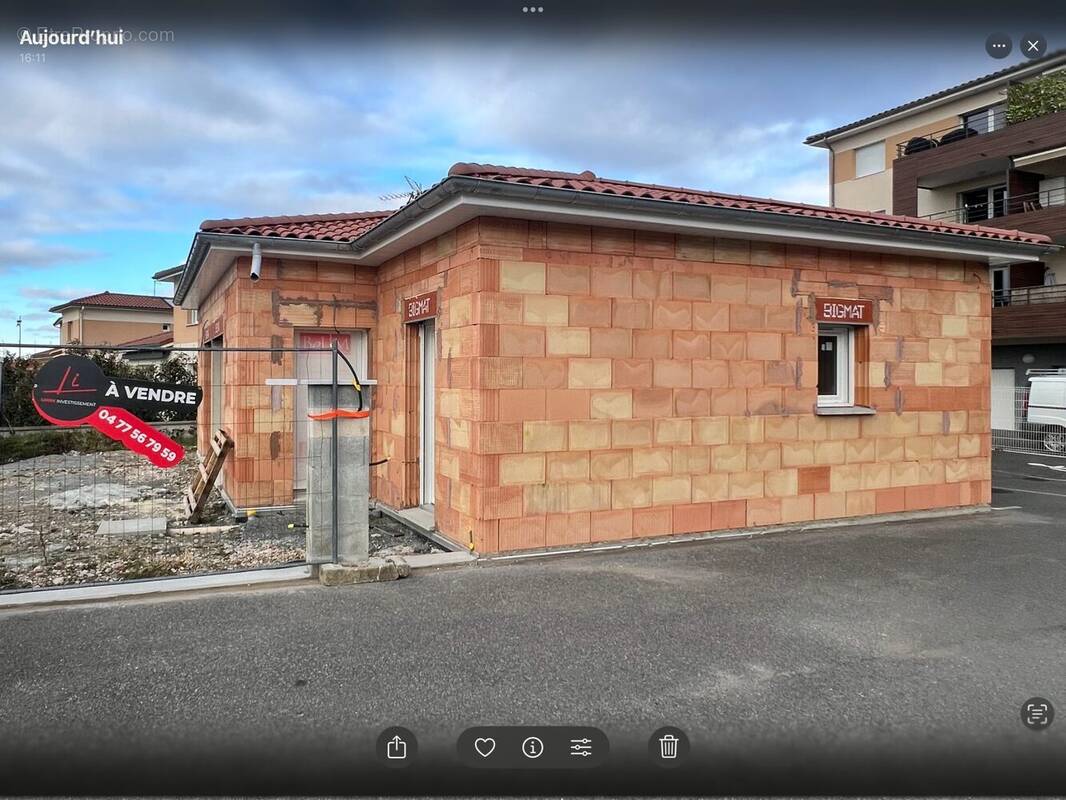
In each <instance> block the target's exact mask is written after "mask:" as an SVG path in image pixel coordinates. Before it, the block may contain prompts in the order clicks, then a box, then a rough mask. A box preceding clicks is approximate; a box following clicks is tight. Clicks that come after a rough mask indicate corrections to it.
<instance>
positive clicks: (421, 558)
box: [404, 552, 477, 569]
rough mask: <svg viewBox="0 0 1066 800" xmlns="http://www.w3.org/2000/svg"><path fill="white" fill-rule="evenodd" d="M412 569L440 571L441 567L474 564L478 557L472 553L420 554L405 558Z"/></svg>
mask: <svg viewBox="0 0 1066 800" xmlns="http://www.w3.org/2000/svg"><path fill="white" fill-rule="evenodd" d="M404 560H405V561H406V562H407V563H408V564H409V565H410V567H411V569H438V568H441V567H458V566H462V565H463V564H473V563H474V562H475V561H477V556H475V555H474V554H472V553H462V552H459V553H419V554H416V555H412V556H404Z"/></svg>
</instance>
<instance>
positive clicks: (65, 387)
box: [33, 356, 106, 425]
mask: <svg viewBox="0 0 1066 800" xmlns="http://www.w3.org/2000/svg"><path fill="white" fill-rule="evenodd" d="M105 380H106V379H105V377H104V373H103V372H102V371H101V369H100V368H99V367H98V366H96V364H95V363H93V362H92V361H90V360H89V359H87V358H80V357H75V356H60V357H58V358H53V359H52V360H51V361H49V362H48V363H47V364H45V365H44V366H43V367H41V369H40V370H38V372H37V382H36V383H35V384H34V385H33V404H34V405H35V406H36V407H37V411H38V413H39V414H40V415H41V416H42V417H44V418H45V419H46V420H48V421H49V422H51V423H52V424H54V425H63V424H65V423H66V424H69V423H79V422H81V421H83V420H85V419H86V418H87V417H89V415H91V414H92V413H93V412H94V411H96V409H97V408H99V407H100V395H101V393H102V392H103V390H104V383H105Z"/></svg>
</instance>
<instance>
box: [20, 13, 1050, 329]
mask: <svg viewBox="0 0 1066 800" xmlns="http://www.w3.org/2000/svg"><path fill="white" fill-rule="evenodd" d="M548 11H549V12H550V11H551V7H549V8H548ZM514 14H515V19H516V20H518V21H519V22H520V23H521V25H525V26H527V27H526V28H524V29H523V31H522V32H521V35H518V34H517V33H516V34H515V35H507V31H506V29H505V30H504V31H503V32H502V33H501V31H500V30H499V29H494V30H493V31H492V32H491V33H490V32H482V31H478V30H471V31H467V32H463V31H462V30H456V29H448V30H442V31H439V32H438V33H437V34H436V35H433V34H432V32H430V33H428V34H427V33H426V32H422V33H418V34H414V33H412V32H411V30H410V28H408V27H405V26H402V25H400V24H399V22H400V20H395V21H394V22H396V23H397V24H395V25H386V26H385V27H383V28H379V29H377V30H376V31H375V35H373V36H366V35H353V36H351V37H346V36H337V35H335V34H336V31H333V32H332V33H333V34H334V35H322V36H318V35H316V34H315V32H314V31H313V30H312V31H310V32H309V31H307V30H299V31H295V32H294V31H293V30H291V29H288V30H286V31H285V33H284V35H283V34H282V32H281V31H280V30H279V29H267V30H263V29H258V30H257V31H256V32H255V34H254V35H252V33H251V32H246V33H245V35H240V34H239V32H235V33H234V34H233V35H228V36H224V35H218V31H215V32H213V34H212V35H207V34H205V33H204V31H203V29H202V28H197V29H185V28H183V27H182V25H181V24H177V25H175V26H174V27H173V30H174V41H173V42H171V43H166V44H147V43H146V44H137V43H131V44H130V45H128V46H124V47H117V48H92V49H86V48H78V49H63V48H49V49H48V50H47V51H45V60H44V62H43V63H41V62H34V61H30V62H29V63H23V62H22V57H23V54H25V53H28V52H39V51H37V50H35V49H34V48H26V47H18V46H17V44H16V41H15V40H16V36H15V35H14V33H13V32H12V33H11V35H10V36H8V32H7V31H5V32H4V33H3V35H4V36H5V37H7V40H8V41H9V42H10V43H9V44H2V43H0V98H3V103H4V105H5V109H4V112H3V118H4V121H3V125H2V127H0V222H2V225H3V230H4V233H5V235H4V236H3V238H2V239H0V288H2V289H3V291H2V292H0V341H3V340H8V341H13V340H14V339H15V338H16V335H17V334H16V329H15V318H16V317H17V316H18V315H21V316H22V318H23V320H24V328H23V338H24V341H37V342H51V341H54V340H55V338H56V331H55V329H54V328H52V327H51V325H50V323H51V322H52V320H53V319H54V315H52V314H49V313H48V312H47V308H48V307H49V306H51V305H53V304H55V303H57V302H59V301H61V300H67V299H71V298H73V297H77V296H79V295H82V294H87V293H90V292H95V291H102V290H104V289H110V290H112V291H128V292H140V293H148V294H151V293H153V292H154V293H161V294H165V293H166V292H167V289H168V288H169V287H168V286H156V287H153V285H152V281H151V279H150V275H151V274H152V273H153V272H155V271H157V270H159V269H161V268H163V267H167V266H172V265H175V264H179V263H181V262H182V261H183V260H184V258H185V256H186V253H187V252H188V248H189V244H190V242H191V239H192V235H193V233H194V232H195V230H196V228H197V226H198V224H199V222H200V221H201V220H203V219H206V218H216V217H239V216H254V215H260V214H286V213H297V214H306V213H313V212H335V211H354V210H367V209H378V208H385V207H390V206H391V205H395V203H390V202H389V201H383V200H382V199H381V195H383V194H387V193H389V192H396V191H399V190H402V189H404V188H405V183H404V176H405V175H408V176H411V177H412V178H414V179H415V180H416V181H419V182H420V183H422V184H423V185H424V186H428V185H430V184H432V183H433V182H435V181H436V180H439V179H440V178H441V177H442V176H443V175H444V174H445V173H446V172H447V169H448V167H449V166H450V165H451V164H452V163H454V162H456V161H480V162H488V163H497V164H516V165H524V166H535V167H541V168H546V169H558V170H574V171H581V170H584V169H591V170H592V171H594V172H596V173H597V174H600V175H606V176H611V177H617V178H629V179H633V180H639V181H649V182H655V183H664V184H675V185H685V186H693V187H700V188H713V189H717V190H720V191H726V192H735V193H743V194H751V195H757V196H772V197H778V198H785V199H794V200H802V201H808V202H825V201H826V199H827V189H826V160H825V155H824V153H823V151H821V150H817V149H813V148H810V147H807V146H805V145H803V144H802V140H803V138H804V137H805V136H806V135H808V134H810V133H813V132H817V131H820V130H823V129H826V128H829V127H832V126H834V125H837V124H840V123H844V122H848V121H851V120H853V119H856V118H858V117H861V116H864V115H866V114H869V113H873V112H876V111H879V110H882V109H883V108H887V107H889V106H892V105H895V104H897V103H900V102H904V101H906V100H908V99H911V98H914V97H916V96H920V95H922V94H926V93H928V92H930V91H934V90H937V89H939V88H943V87H946V86H949V85H952V84H954V83H958V82H960V81H963V80H966V79H969V78H972V77H975V76H977V75H980V74H983V73H985V72H989V71H992V70H994V69H998V68H1001V67H1002V66H1004V65H1005V64H1009V63H1015V62H1016V61H1017V60H1018V59H1017V58H1012V59H1010V60H1009V61H1007V62H1001V61H993V60H992V59H990V58H988V57H987V56H986V55H985V53H984V44H983V43H984V35H978V34H977V33H974V32H968V33H960V34H958V35H954V36H949V37H945V38H942V39H936V40H935V41H931V40H930V39H929V38H928V37H924V38H919V37H917V36H912V37H910V38H901V37H900V36H899V35H884V36H881V37H879V38H875V39H869V38H865V39H859V38H857V37H856V36H854V35H853V34H852V33H850V32H849V31H848V29H846V28H845V29H843V30H840V31H838V32H835V33H830V32H827V31H823V38H822V39H821V40H814V39H812V37H811V36H809V35H796V36H794V37H790V36H787V35H782V34H781V33H780V32H777V33H776V34H774V35H766V36H764V35H763V34H765V33H766V31H764V30H762V29H761V28H759V27H758V26H757V25H755V26H754V27H751V26H749V28H747V29H743V30H737V29H731V30H722V31H718V32H714V31H710V32H708V33H707V35H704V36H699V37H691V36H688V37H686V36H663V35H650V34H649V35H648V36H647V37H642V36H641V35H640V34H639V31H636V30H634V29H633V27H632V26H630V27H629V28H627V29H625V30H608V29H605V30H603V31H599V32H596V35H588V36H580V37H574V36H565V35H564V36H560V35H557V33H556V32H555V31H553V30H552V29H549V28H545V29H544V31H543V33H542V34H541V35H538V32H537V31H536V30H534V29H533V27H532V26H534V25H537V24H539V23H537V22H536V21H535V20H531V19H530V18H529V16H528V14H527V15H526V16H525V17H522V15H521V12H520V10H518V9H517V8H516V9H515V10H514ZM516 24H517V23H516ZM163 27H166V26H165V25H164V26H163ZM312 27H313V26H312ZM785 27H786V28H787V25H786V26H785ZM231 30H233V29H232V28H231ZM1019 34H1020V31H1019ZM1053 44H1054V43H1053Z"/></svg>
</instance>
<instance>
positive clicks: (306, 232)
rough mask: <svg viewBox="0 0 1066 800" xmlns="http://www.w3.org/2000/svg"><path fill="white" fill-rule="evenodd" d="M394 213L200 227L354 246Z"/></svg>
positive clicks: (246, 219) (227, 221) (249, 220)
mask: <svg viewBox="0 0 1066 800" xmlns="http://www.w3.org/2000/svg"><path fill="white" fill-rule="evenodd" d="M394 213H395V212H394V211H355V212H351V213H347V214H307V215H304V216H292V217H244V218H242V219H207V220H204V221H203V222H201V223H200V230H202V231H204V232H209V233H236V234H240V235H243V236H275V237H278V238H281V239H318V240H319V241H330V242H350V241H352V240H353V239H357V238H359V237H360V236H362V235H363V234H364V233H366V232H367V231H368V230H370V229H371V228H373V227H374V226H375V225H377V224H378V223H379V222H381V221H382V220H384V219H387V218H388V217H391V216H392V215H393V214H394Z"/></svg>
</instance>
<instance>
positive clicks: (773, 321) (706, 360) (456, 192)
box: [176, 164, 1056, 552]
mask: <svg viewBox="0 0 1066 800" xmlns="http://www.w3.org/2000/svg"><path fill="white" fill-rule="evenodd" d="M253 248H258V251H259V252H260V253H261V257H262V261H261V271H260V273H261V279H260V280H258V282H253V281H252V279H251V278H250V276H249V266H250V263H251V259H252V252H253ZM1055 249H1056V248H1055V246H1054V245H1052V244H1051V243H1050V240H1048V239H1047V237H1044V236H1041V235H1034V234H1027V233H1021V232H1018V231H1004V230H996V229H991V228H985V227H979V226H972V225H954V224H944V223H938V222H930V221H928V220H922V219H916V218H905V217H894V216H889V215H884V214H868V213H859V212H848V211H842V210H839V209H825V208H817V207H812V206H805V205H797V204H790V203H782V202H776V201H769V200H757V199H751V198H742V197H733V196H726V195H720V194H715V193H711V192H703V191H694V190H688V189H673V188H667V187H660V186H649V185H642V184H635V183H627V182H623V181H616V180H608V179H601V178H598V177H596V176H595V175H593V174H592V173H589V172H584V173H581V174H569V173H558V172H544V171H536V170H528V169H514V168H505V167H493V166H482V165H472V164H457V165H455V166H454V167H453V168H452V169H451V170H450V172H449V174H448V177H447V178H446V179H445V180H443V181H441V182H440V183H438V184H437V185H435V186H433V187H432V188H431V189H429V190H427V191H426V192H424V193H423V194H422V195H420V196H419V197H418V198H416V199H415V200H414V201H413V202H411V203H409V204H408V205H406V206H404V207H403V208H401V209H400V210H398V211H395V212H378V213H364V214H336V215H327V216H308V217H274V218H259V219H233V220H218V221H209V222H205V223H204V224H203V225H202V227H201V230H200V231H199V233H197V235H196V238H195V240H194V243H193V246H192V250H191V253H190V257H189V259H188V266H187V267H186V270H185V273H184V275H183V276H182V278H181V280H180V282H179V284H178V287H177V292H176V300H177V302H179V303H180V304H181V305H182V306H183V307H185V308H196V309H198V311H199V318H200V320H201V323H202V327H203V331H204V340H205V341H210V340H216V341H220V342H221V343H223V344H224V345H226V346H253V347H259V346H263V347H269V346H289V347H291V346H293V345H294V344H298V343H300V342H301V341H314V342H322V343H326V342H328V341H329V340H330V337H331V336H333V335H337V334H336V333H332V332H333V331H340V332H341V334H340V335H341V336H343V337H346V338H344V339H343V340H342V342H341V346H342V347H343V348H348V349H349V351H350V352H352V353H354V354H355V355H356V360H357V361H358V363H359V364H360V368H362V369H364V371H365V375H361V376H360V377H366V378H368V379H370V380H373V381H376V385H374V387H373V401H372V402H373V407H372V413H371V426H372V432H373V433H372V436H373V440H372V448H373V458H374V460H380V459H387V461H385V463H383V464H382V465H380V466H377V467H374V468H373V469H372V475H373V477H372V495H373V497H374V498H375V499H376V500H377V501H378V502H380V503H384V504H387V505H389V506H392V507H394V508H397V509H402V508H407V507H413V506H419V505H424V506H427V507H431V508H432V510H433V513H434V515H435V521H436V526H437V529H438V532H439V533H440V534H441V535H443V536H445V537H447V538H448V539H450V540H452V541H454V542H456V543H458V544H461V545H463V546H466V547H471V548H473V549H475V550H477V551H480V552H495V551H506V550H515V549H525V548H541V547H552V546H560V545H574V544H579V543H586V542H597V541H603V540H615V539H627V538H630V537H646V536H661V535H670V534H681V533H690V532H700V531H711V530H719V529H732V528H745V527H749V526H761V525H774V524H779V523H790V522H799V521H807V520H822V519H829V518H835V517H846V516H860V515H871V514H881V513H887V512H898V511H908V510H919V509H932V508H944V507H953V506H970V505H979V504H987V503H988V502H989V501H990V496H991V483H990V430H989V383H990V371H989V365H990V345H989V336H990V313H991V300H990V293H989V265H990V264H997V263H1001V262H1003V261H1005V260H1009V261H1013V262H1017V261H1019V260H1031V261H1036V260H1039V259H1040V258H1041V257H1042V256H1044V255H1045V254H1047V253H1049V252H1050V251H1053V250H1055ZM291 358H292V356H291V355H289V354H285V355H278V356H273V357H272V356H270V355H266V354H263V355H260V354H255V355H253V356H249V357H248V358H247V359H237V360H232V361H230V362H227V366H226V367H225V370H224V374H216V375H215V379H214V381H213V385H209V386H207V387H205V388H206V389H207V391H208V394H209V396H210V395H211V393H212V391H214V393H215V395H216V400H215V401H211V400H210V399H205V402H204V404H203V407H202V415H203V417H204V425H203V430H204V431H205V432H206V431H207V430H209V428H210V427H212V426H213V425H221V426H222V427H224V428H225V427H227V426H230V427H231V428H234V427H235V429H237V430H238V431H245V433H244V434H243V435H240V434H239V435H237V436H236V437H235V438H236V451H235V455H236V458H235V459H234V460H233V462H232V464H231V465H230V467H229V472H228V473H227V474H226V478H225V480H226V484H225V485H226V489H227V492H228V493H229V494H230V496H231V498H232V499H233V502H234V503H235V504H236V505H241V504H242V503H243V502H244V500H242V498H258V500H259V502H260V503H261V504H263V502H264V498H265V499H266V504H279V505H280V504H285V503H291V502H293V498H294V493H298V491H299V486H298V483H299V480H298V476H295V475H294V474H293V470H292V462H291V461H289V462H286V461H285V460H284V459H279V458H278V456H279V454H285V453H291V452H292V451H293V448H294V447H296V444H295V443H294V442H293V441H292V439H293V436H292V434H291V432H290V431H288V430H283V429H282V427H281V426H279V425H274V424H273V423H274V422H275V421H276V420H277V419H281V418H282V417H285V415H288V416H287V417H285V418H287V419H290V420H291V419H292V418H293V415H294V414H296V415H297V416H298V410H299V409H298V404H299V397H298V395H299V387H288V388H287V389H286V390H285V392H284V393H282V394H280V395H279V393H278V387H276V386H274V387H271V386H268V385H266V381H267V378H268V377H269V376H271V375H273V376H277V375H279V374H281V373H284V372H285V371H286V370H290V369H292V368H293V365H292V364H291V363H290V362H289V361H287V360H286V359H291ZM202 366H203V367H204V369H205V371H204V372H203V373H202V374H204V375H210V374H211V373H210V365H209V364H208V363H206V362H205V363H204V364H203V365H202ZM238 372H239V373H240V377H239V379H238V375H237V373H238ZM205 383H211V381H208V380H206V379H205ZM226 384H233V385H234V387H237V386H239V387H241V388H239V390H238V389H237V388H234V389H233V390H221V391H220V387H224V386H225V385H226ZM256 387H259V388H256ZM212 414H213V415H214V418H213V419H212V417H211V415H212ZM279 415H280V416H279ZM286 463H287V464H288V466H287V467H286V466H285V465H286Z"/></svg>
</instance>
